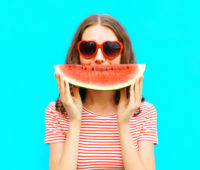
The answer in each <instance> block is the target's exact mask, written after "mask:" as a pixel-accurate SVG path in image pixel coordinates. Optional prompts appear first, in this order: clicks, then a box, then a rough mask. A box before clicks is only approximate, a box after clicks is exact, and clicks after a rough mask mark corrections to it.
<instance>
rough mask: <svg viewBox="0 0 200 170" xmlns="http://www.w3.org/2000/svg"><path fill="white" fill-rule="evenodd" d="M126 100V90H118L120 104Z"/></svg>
mask: <svg viewBox="0 0 200 170" xmlns="http://www.w3.org/2000/svg"><path fill="white" fill-rule="evenodd" d="M125 100H126V88H122V89H120V102H121V101H125Z"/></svg>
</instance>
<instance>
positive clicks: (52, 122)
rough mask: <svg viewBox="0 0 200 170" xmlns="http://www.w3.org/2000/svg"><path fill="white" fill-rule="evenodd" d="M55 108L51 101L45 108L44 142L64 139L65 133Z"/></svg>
mask: <svg viewBox="0 0 200 170" xmlns="http://www.w3.org/2000/svg"><path fill="white" fill-rule="evenodd" d="M56 113H57V111H56V110H55V104H54V103H53V102H51V103H50V104H49V105H48V106H47V108H46V110H45V143H46V144H48V143H53V142H61V141H65V140H66V135H65V134H66V133H64V132H63V130H62V127H61V126H60V124H59V122H58V120H57V116H56Z"/></svg>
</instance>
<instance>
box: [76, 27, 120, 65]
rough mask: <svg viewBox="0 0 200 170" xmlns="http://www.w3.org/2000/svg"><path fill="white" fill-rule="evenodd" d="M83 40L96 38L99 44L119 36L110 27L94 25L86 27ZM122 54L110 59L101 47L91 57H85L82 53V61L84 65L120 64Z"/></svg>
mask: <svg viewBox="0 0 200 170" xmlns="http://www.w3.org/2000/svg"><path fill="white" fill-rule="evenodd" d="M81 40H86V41H89V40H95V41H96V42H97V43H98V44H102V43H103V42H104V41H117V40H118V39H117V37H116V35H115V33H114V32H113V31H112V30H111V29H110V28H108V27H104V26H100V25H93V26H90V27H88V28H86V29H85V31H84V32H83V34H82V39H81ZM120 61H121V54H120V55H119V56H117V57H116V58H114V59H113V60H109V59H107V58H105V57H104V55H103V53H102V51H101V49H100V48H99V49H98V51H97V53H96V56H95V57H93V58H91V59H85V58H83V56H81V55H80V62H81V64H83V65H98V64H102V65H109V64H120Z"/></svg>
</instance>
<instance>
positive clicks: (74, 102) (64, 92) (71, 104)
mask: <svg viewBox="0 0 200 170" xmlns="http://www.w3.org/2000/svg"><path fill="white" fill-rule="evenodd" d="M54 75H55V76H56V80H57V84H58V90H59V93H60V100H61V102H62V103H63V106H64V107H65V109H66V111H67V113H68V115H69V119H70V121H81V116H82V100H81V96H80V94H79V88H78V87H77V86H72V89H73V95H71V93H70V88H69V83H68V82H67V81H65V80H64V79H63V77H62V76H60V75H59V73H57V72H56V71H55V72H54Z"/></svg>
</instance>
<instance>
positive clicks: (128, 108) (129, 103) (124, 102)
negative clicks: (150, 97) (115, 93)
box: [117, 76, 144, 125]
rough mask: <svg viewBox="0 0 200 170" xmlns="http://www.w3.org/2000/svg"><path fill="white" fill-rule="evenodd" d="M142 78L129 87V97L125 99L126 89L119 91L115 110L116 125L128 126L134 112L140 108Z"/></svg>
mask: <svg viewBox="0 0 200 170" xmlns="http://www.w3.org/2000/svg"><path fill="white" fill-rule="evenodd" d="M143 78H144V76H141V77H139V78H138V79H136V81H135V83H134V84H132V85H131V87H130V97H129V99H127V97H126V88H123V89H121V90H120V100H119V104H118V108H117V113H118V124H120V125H121V124H128V123H129V121H130V119H131V117H132V116H133V114H134V113H135V111H136V110H137V109H138V108H139V107H140V104H141V98H142V80H143Z"/></svg>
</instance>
